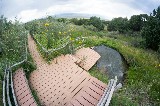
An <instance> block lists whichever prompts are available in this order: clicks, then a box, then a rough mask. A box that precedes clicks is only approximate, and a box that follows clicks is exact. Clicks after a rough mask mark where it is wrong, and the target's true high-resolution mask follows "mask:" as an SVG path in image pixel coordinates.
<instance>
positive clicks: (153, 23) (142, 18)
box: [70, 6, 160, 51]
mask: <svg viewBox="0 0 160 106" xmlns="http://www.w3.org/2000/svg"><path fill="white" fill-rule="evenodd" d="M70 22H72V23H74V24H76V25H93V26H94V27H96V28H97V29H98V31H101V30H104V26H107V30H108V31H118V32H119V33H122V34H127V33H128V32H131V33H134V32H139V33H140V36H142V37H143V38H144V39H145V42H144V45H145V46H146V47H147V48H150V49H153V50H156V51H157V50H160V6H159V7H158V8H157V9H154V10H153V12H152V13H151V14H150V15H147V14H140V15H133V16H131V18H130V19H127V18H122V17H118V18H113V19H112V20H110V21H104V20H101V19H100V18H98V17H96V16H93V17H90V19H77V18H73V19H70Z"/></svg>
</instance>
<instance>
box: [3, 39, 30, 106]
mask: <svg viewBox="0 0 160 106" xmlns="http://www.w3.org/2000/svg"><path fill="white" fill-rule="evenodd" d="M25 52H26V56H25V59H24V60H22V61H20V62H18V63H15V64H13V65H12V66H9V67H8V68H6V69H5V72H4V79H3V105H4V106H7V105H9V106H12V103H13V102H14V105H15V106H18V103H17V99H16V96H15V92H14V86H13V76H12V68H14V67H16V66H18V65H21V64H23V63H24V62H26V61H27V54H28V50H27V44H26V42H25ZM10 88H11V90H10ZM10 94H12V95H10ZM10 96H12V98H13V101H12V102H11V97H10Z"/></svg>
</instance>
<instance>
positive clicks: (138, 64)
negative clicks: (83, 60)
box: [0, 7, 160, 106]
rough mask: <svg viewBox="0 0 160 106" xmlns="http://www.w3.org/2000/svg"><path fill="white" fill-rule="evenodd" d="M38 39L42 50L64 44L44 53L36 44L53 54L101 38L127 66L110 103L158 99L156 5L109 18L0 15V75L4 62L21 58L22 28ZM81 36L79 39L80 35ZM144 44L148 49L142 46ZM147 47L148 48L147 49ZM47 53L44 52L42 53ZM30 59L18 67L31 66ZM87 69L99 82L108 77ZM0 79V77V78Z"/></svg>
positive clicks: (130, 105) (159, 14)
mask: <svg viewBox="0 0 160 106" xmlns="http://www.w3.org/2000/svg"><path fill="white" fill-rule="evenodd" d="M28 31H30V34H31V35H33V36H34V38H35V39H36V40H37V41H39V42H40V43H41V44H42V46H43V47H44V48H46V50H47V51H49V50H51V49H56V48H59V47H61V46H62V45H63V44H66V43H67V42H69V45H68V46H65V48H63V49H60V50H57V51H55V52H53V53H51V54H50V55H46V54H45V52H43V50H42V48H41V47H40V46H39V45H38V48H39V51H40V52H41V53H42V55H43V57H45V58H47V59H49V60H50V59H53V58H54V57H55V56H58V55H60V54H66V53H74V52H73V51H74V50H76V49H77V48H78V47H80V46H82V45H83V46H86V47H92V46H96V45H101V44H104V45H106V46H109V47H112V48H114V49H116V50H117V51H119V52H120V53H121V54H122V55H123V56H124V58H125V60H126V61H127V63H128V65H129V67H128V70H127V71H126V72H125V74H126V77H125V80H124V84H123V88H122V89H120V90H118V91H116V92H115V93H114V95H113V98H112V101H111V106H112V105H113V106H138V105H142V106H146V105H154V106H158V105H159V104H160V89H159V88H160V82H159V81H160V72H159V70H160V56H159V52H157V51H160V47H159V46H160V7H158V8H157V9H155V10H153V13H152V14H150V16H148V15H146V14H141V15H133V16H132V17H131V18H130V19H127V18H122V17H119V18H114V19H112V20H111V21H104V20H101V19H100V18H98V17H91V18H90V19H76V18H74V19H66V18H59V19H55V18H53V17H51V16H49V17H47V18H44V19H39V20H33V21H30V22H27V23H25V24H23V23H20V22H18V21H15V22H11V21H7V19H6V18H4V17H3V16H2V17H1V18H0V74H1V81H2V75H3V70H4V69H5V68H6V65H7V66H9V65H12V64H14V63H16V62H18V61H21V60H23V59H24V58H25V41H27V36H26V35H27V33H28ZM83 37H85V40H83ZM148 48H149V49H148ZM151 49H153V50H154V51H153V50H151ZM46 56H47V57H46ZM28 57H29V60H28V61H30V62H26V63H25V64H23V65H22V66H23V68H25V69H27V70H33V66H32V65H31V66H30V65H28V64H33V62H31V61H32V59H31V57H30V56H29V54H28ZM89 73H90V74H91V75H92V76H94V77H96V78H98V79H99V80H101V81H103V82H105V83H106V82H107V81H108V77H107V76H106V75H103V74H102V73H100V72H99V71H98V70H97V69H96V68H95V67H93V68H92V69H91V70H89ZM0 84H1V82H0ZM0 94H1V95H0V102H1V103H2V84H1V85H0Z"/></svg>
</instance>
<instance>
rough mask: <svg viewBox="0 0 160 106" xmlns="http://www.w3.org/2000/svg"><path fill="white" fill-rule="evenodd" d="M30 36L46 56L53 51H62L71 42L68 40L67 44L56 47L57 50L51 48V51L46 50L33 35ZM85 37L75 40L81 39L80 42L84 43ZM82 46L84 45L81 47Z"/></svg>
mask: <svg viewBox="0 0 160 106" xmlns="http://www.w3.org/2000/svg"><path fill="white" fill-rule="evenodd" d="M31 36H32V38H33V39H34V41H35V42H36V43H37V44H38V45H39V46H40V47H41V48H42V50H43V51H44V52H45V53H47V54H50V53H53V52H55V51H57V50H60V49H63V48H65V47H66V46H67V45H69V44H71V42H70V40H68V42H66V43H64V44H62V45H61V46H60V47H58V48H53V49H49V50H47V49H46V48H45V47H44V46H43V45H42V44H41V43H40V42H39V41H38V40H37V39H36V38H34V35H33V34H32V35H31ZM86 38H87V37H81V38H80V37H77V38H76V39H77V40H79V39H82V41H84V39H86ZM67 39H70V37H69V36H68V37H66V38H65V40H67ZM83 46H84V45H83Z"/></svg>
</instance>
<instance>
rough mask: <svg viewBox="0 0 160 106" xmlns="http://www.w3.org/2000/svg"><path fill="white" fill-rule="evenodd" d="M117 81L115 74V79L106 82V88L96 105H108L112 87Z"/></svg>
mask: <svg viewBox="0 0 160 106" xmlns="http://www.w3.org/2000/svg"><path fill="white" fill-rule="evenodd" d="M116 83H117V76H115V79H111V80H110V81H109V83H108V86H107V88H106V89H105V91H104V93H103V95H102V97H101V99H100V101H99V102H98V104H97V106H109V103H110V100H111V98H112V95H113V92H114V89H115V87H116Z"/></svg>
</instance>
